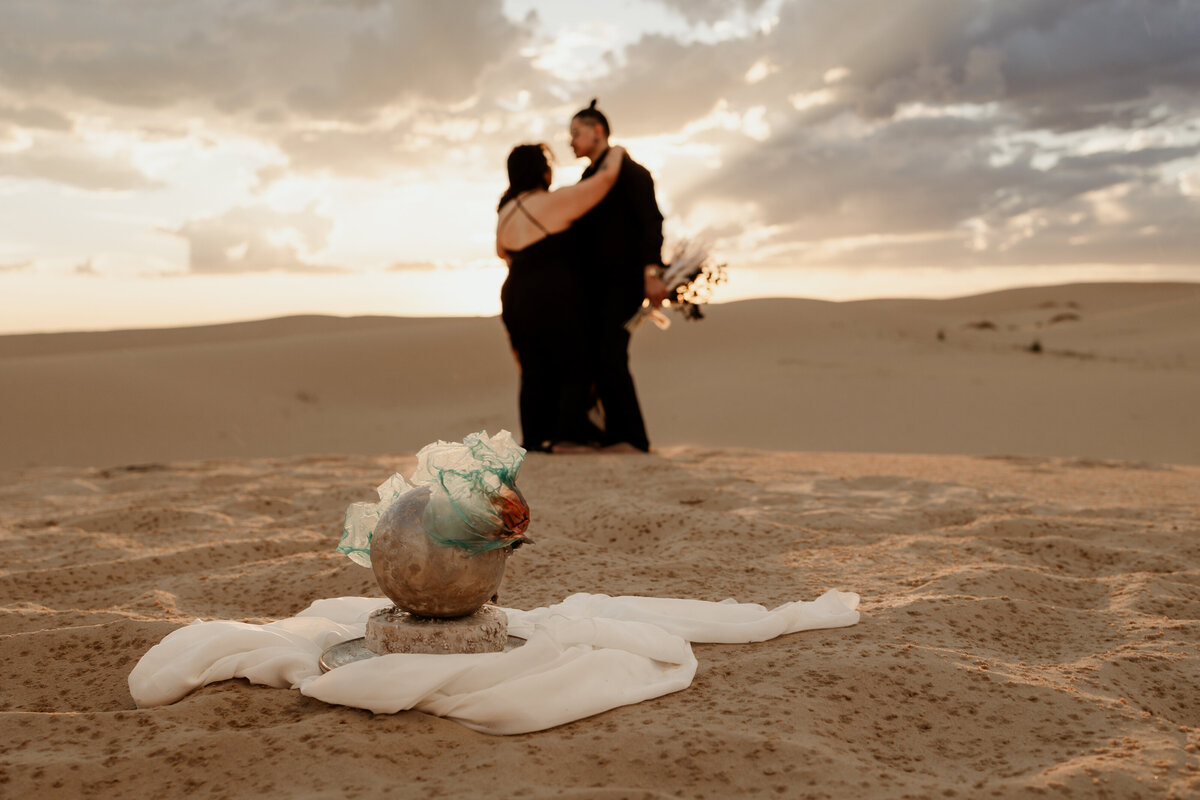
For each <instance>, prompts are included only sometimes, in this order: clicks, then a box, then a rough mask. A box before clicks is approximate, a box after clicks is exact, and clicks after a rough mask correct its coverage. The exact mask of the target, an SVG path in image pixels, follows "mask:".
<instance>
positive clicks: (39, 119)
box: [0, 105, 73, 131]
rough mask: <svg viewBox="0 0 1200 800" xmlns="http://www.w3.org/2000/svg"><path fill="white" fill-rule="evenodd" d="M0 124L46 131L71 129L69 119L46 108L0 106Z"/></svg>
mask: <svg viewBox="0 0 1200 800" xmlns="http://www.w3.org/2000/svg"><path fill="white" fill-rule="evenodd" d="M0 122H9V123H12V124H13V125H14V126H16V127H20V128H31V129H40V130H48V131H69V130H71V128H72V127H73V125H72V123H71V120H70V118H69V117H67V116H66V115H65V114H62V113H60V112H58V111H55V110H54V109H52V108H47V107H46V106H28V105H22V106H0Z"/></svg>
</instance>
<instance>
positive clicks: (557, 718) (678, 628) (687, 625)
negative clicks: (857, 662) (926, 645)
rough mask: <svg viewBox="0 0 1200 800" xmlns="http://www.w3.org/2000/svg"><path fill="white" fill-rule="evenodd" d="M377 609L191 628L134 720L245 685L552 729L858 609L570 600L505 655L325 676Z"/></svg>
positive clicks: (500, 728) (400, 663) (842, 621)
mask: <svg viewBox="0 0 1200 800" xmlns="http://www.w3.org/2000/svg"><path fill="white" fill-rule="evenodd" d="M385 605H389V602H388V601H387V600H386V599H383V598H378V597H338V598H331V599H328V600H318V601H316V602H315V603H313V604H312V605H311V606H309V607H308V608H307V609H305V610H304V611H302V612H300V614H298V615H296V616H295V617H291V618H289V619H283V620H279V621H278V622H272V623H269V624H266V625H250V624H247V623H244V622H230V621H223V620H218V621H213V622H202V621H199V620H197V621H195V622H193V623H192V624H191V625H188V626H187V627H184V628H180V629H178V630H176V631H172V632H171V633H170V634H168V635H167V636H166V638H164V639H163V640H162V641H161V642H159V643H158V644H157V645H155V646H154V647H152V648H151V649H150V650H149V651H148V652H147V653H146V654H145V655H144V656H142V659H141V660H140V661H139V662H138V663H137V666H135V667H134V668H133V671H132V672H131V673H130V674H129V692H130V694H131V695H133V699H134V701H135V702H136V703H137V704H138V706H140V707H143V708H144V707H147V706H157V705H164V704H167V703H173V702H175V701H177V700H179V699H180V698H182V697H183V696H184V695H186V694H187V693H188V692H190V691H192V690H193V689H196V688H197V687H200V686H204V685H207V684H209V683H214V682H216V681H222V680H227V679H229V678H246V679H247V680H249V681H250V682H251V683H259V684H265V685H268V686H277V687H291V688H295V689H299V690H300V692H301V693H303V694H305V695H308V696H309V697H314V698H316V699H318V700H322V701H324V702H326V703H334V704H337V705H345V706H353V707H355V708H364V709H367V710H369V711H373V712H375V713H377V714H381V713H382V714H386V713H394V712H396V711H404V710H407V709H417V710H419V711H425V712H427V713H430V714H436V715H438V716H441V717H446V718H448V719H453V720H455V721H457V722H460V723H462V724H463V725H466V726H468V727H470V728H474V729H475V730H478V731H483V732H485V733H493V734H513V733H528V732H529V731H537V730H543V729H545V728H552V727H554V726H555V725H562V724H563V723H566V722H572V721H574V720H577V719H582V718H583V717H587V716H591V715H592V714H598V713H600V712H601V711H606V710H608V709H610V708H616V707H617V706H623V705H628V704H630V703H638V702H641V701H642V700H648V699H650V698H652V697H659V696H661V695H664V694H669V693H671V692H677V691H679V690H680V689H685V688H687V687H688V686H689V685H690V684H691V682H692V678H693V676H694V675H695V674H696V657H695V655H693V653H692V648H691V646H690V644H689V642H722V643H727V644H732V643H745V642H762V641H766V640H767V639H773V638H775V637H776V636H781V635H783V634H787V633H796V632H798V631H805V630H814V629H817V628H841V627H846V626H849V625H854V624H855V623H856V622H858V617H859V614H858V611H857V610H856V609H857V607H858V595H856V594H851V593H847V592H838V591H829V592H826V593H825V594H824V595H822V596H821V597H819V598H817V599H816V600H813V601H796V602H793V603H786V604H784V605H782V606H779V607H778V608H775V609H770V610H768V609H767V608H765V607H763V606H760V605H756V604H753V603H737V602H735V601H733V600H725V601H723V602H720V603H712V602H707V601H703V600H686V599H671V598H656V597H609V596H608V595H602V594H574V595H571V596H570V597H568V598H567V599H566V600H564V601H562V602H561V603H557V604H555V605H552V606H549V607H547V608H537V609H534V610H532V611H520V610H517V609H510V608H506V609H503V611H504V612H505V614H507V616H508V630H509V634H510V635H512V636H517V637H520V638H523V639H525V640H526V643H525V644H524V645H523V646H521V647H517V648H515V649H513V650H510V651H508V652H504V653H483V654H477V655H412V654H394V655H387V656H378V657H375V658H369V659H366V660H363V661H357V662H354V663H351V664H346V665H345V666H341V667H338V668H337V669H334V670H332V671H330V672H328V673H325V674H324V675H322V674H321V669H320V664H319V659H320V656H321V653H322V652H323V651H324V650H325V649H326V648H328V647H330V646H332V645H334V644H337V643H339V642H343V641H347V640H349V639H354V638H356V637H359V636H362V635H363V634H364V632H365V629H366V620H367V617H368V616H369V615H370V614H371V612H372V611H374V610H376V609H378V608H381V607H383V606H385Z"/></svg>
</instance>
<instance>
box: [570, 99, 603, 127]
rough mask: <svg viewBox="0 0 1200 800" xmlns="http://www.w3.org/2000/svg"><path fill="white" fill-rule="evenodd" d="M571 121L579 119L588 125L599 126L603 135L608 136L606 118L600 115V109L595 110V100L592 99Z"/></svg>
mask: <svg viewBox="0 0 1200 800" xmlns="http://www.w3.org/2000/svg"><path fill="white" fill-rule="evenodd" d="M571 119H581V120H583V121H584V122H586V123H588V124H589V125H599V126H600V127H601V128H604V135H605V136H610V135H611V133H610V131H609V129H608V117H606V116H604V115H603V114H601V113H600V109H598V108H596V98H594V97H593V98H592V102H590V103H588V107H587V108H585V109H582V110H581V111H579V112H577V113H576V114H575V116H573V117H571Z"/></svg>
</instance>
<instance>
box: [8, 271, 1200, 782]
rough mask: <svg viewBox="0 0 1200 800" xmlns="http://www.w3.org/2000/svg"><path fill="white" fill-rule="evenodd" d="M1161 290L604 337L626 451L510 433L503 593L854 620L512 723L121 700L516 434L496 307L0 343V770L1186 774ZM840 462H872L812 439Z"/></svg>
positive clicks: (1182, 591) (283, 776) (220, 775)
mask: <svg viewBox="0 0 1200 800" xmlns="http://www.w3.org/2000/svg"><path fill="white" fill-rule="evenodd" d="M1050 303H1054V304H1055V305H1053V306H1051V305H1049V304H1050ZM1198 303H1200V287H1193V286H1188V285H1173V286H1164V285H1157V286H1154V285H1148V286H1073V287H1056V288H1054V289H1036V290H1032V289H1031V290H1019V291H1015V292H1007V293H1000V294H994V295H988V296H983V297H979V298H968V299H964V300H953V301H922V302H917V301H873V302H870V303H855V304H826V303H813V302H805V301H754V302H749V303H740V304H731V305H727V306H718V307H715V308H713V309H712V313H711V315H710V319H708V320H706V321H704V322H701V323H699V324H696V325H691V326H686V327H685V326H684V325H682V324H679V323H677V324H676V326H675V327H673V328H672V329H671V330H670V331H667V332H660V331H654V330H647V331H644V332H642V331H640V332H639V333H638V339H637V341H636V343H635V346H634V364H635V370H636V371H637V376H638V378H639V387H640V389H641V391H642V394H643V396H644V403H645V406H646V411H647V417H648V419H649V423H650V427H651V433H652V436H653V437H654V439H655V442H656V447H657V451H656V452H655V453H654V454H651V455H617V454H602V455H579V456H547V455H543V454H532V455H531V456H530V457H529V458H528V460H527V462H526V464H525V466H524V468H523V470H522V472H521V477H520V481H519V485H520V486H521V488H522V490H523V491H524V492H525V494H526V496H527V498H528V500H529V502H530V506H531V509H532V514H533V522H532V525H531V527H530V534H531V535H532V536H533V538H534V539H535V540H536V544H535V545H532V546H529V547H524V548H522V549H521V550H520V551H518V552H517V553H516V554H514V556H513V557H512V558H511V559H510V560H509V567H508V572H507V575H506V578H505V582H504V586H503V587H502V589H501V597H500V601H501V602H502V603H503V604H506V605H510V606H513V607H520V608H533V607H537V606H543V605H547V604H550V603H553V602H556V601H558V600H560V599H562V598H563V597H565V596H566V595H568V594H570V593H573V592H578V591H585V592H603V593H608V594H642V595H653V596H666V597H692V598H697V599H704V600H721V599H723V598H726V597H733V598H736V599H738V600H740V601H745V602H759V603H762V604H764V605H766V606H769V607H770V606H775V605H778V604H780V603H784V602H787V601H791V600H796V599H812V598H815V597H816V596H818V595H820V594H821V593H823V592H824V591H826V590H827V589H833V588H836V589H841V590H844V591H855V592H858V593H860V594H861V595H862V598H863V603H862V606H861V611H862V612H863V617H862V621H861V622H859V624H858V625H856V626H854V627H851V628H845V629H835V630H826V631H811V632H807V633H800V634H794V635H791V636H786V637H783V638H780V639H776V640H772V641H768V642H763V643H759V644H749V645H706V644H697V645H694V646H693V648H694V650H695V652H696V655H697V658H698V660H699V670H698V672H697V675H696V679H695V681H694V683H693V685H692V686H691V687H690V688H688V689H686V690H684V691H682V692H678V693H675V694H672V695H668V696H665V697H661V698H657V699H655V700H651V701H648V702H645V703H641V704H638V705H634V706H626V707H622V708H618V709H614V710H612V711H609V712H606V713H604V714H601V715H598V716H596V717H592V718H589V719H584V720H580V721H578V722H575V723H571V724H569V725H565V726H561V727H558V728H554V729H551V730H548V731H543V732H539V733H533V734H525V735H520V736H511V737H493V736H487V735H484V734H478V733H475V732H472V731H470V730H468V729H467V728H465V727H463V726H461V725H458V724H457V723H454V722H451V721H447V720H443V719H439V718H436V717H431V716H428V715H425V714H420V713H416V712H404V713H400V714H395V715H380V716H374V715H372V714H370V713H368V712H363V711H357V710H351V709H346V708H340V707H334V706H328V705H325V704H322V703H320V702H318V701H315V700H311V699H308V698H305V697H303V696H301V695H300V694H299V693H298V692H295V691H292V690H288V689H273V688H267V687H262V686H254V685H251V684H249V683H248V682H246V681H243V680H235V681H227V682H224V683H220V684H216V685H213V686H209V687H205V688H202V689H200V690H198V691H196V692H194V693H192V694H190V695H189V696H187V697H186V698H184V699H183V700H181V701H180V702H178V703H175V704H173V705H169V706H164V707H158V708H150V709H137V708H136V707H135V706H134V704H133V702H132V700H131V698H130V696H129V693H128V688H127V684H126V678H127V675H128V673H129V670H130V669H131V668H132V667H133V665H134V664H135V663H136V662H137V660H138V659H139V658H140V657H141V655H142V654H143V653H144V652H145V651H146V650H147V649H148V648H149V647H151V646H152V645H153V644H154V643H156V642H157V641H159V640H160V639H161V638H162V637H163V636H165V635H166V634H167V633H168V632H170V631H171V630H174V629H175V628H177V627H179V626H181V625H184V624H187V623H189V622H190V621H192V620H193V619H197V618H201V619H237V620H245V621H249V622H266V621H269V620H272V619H276V618H280V617H285V616H290V615H293V614H295V613H296V612H297V611H299V610H301V609H303V608H304V607H306V606H307V605H308V604H309V603H310V602H311V601H313V600H315V599H318V598H323V597H333V596H342V595H364V594H376V593H377V591H376V590H375V587H374V581H373V578H372V576H371V574H370V572H369V571H368V570H365V569H363V568H361V567H358V566H355V565H354V564H352V563H351V562H350V561H349V560H347V559H346V558H345V557H343V556H340V555H338V554H336V553H334V552H333V548H334V546H335V545H336V543H337V540H338V537H339V533H340V524H341V518H342V513H343V511H344V509H345V507H346V505H347V504H349V503H351V502H354V501H358V500H372V499H374V493H373V488H374V486H375V485H376V484H378V483H379V482H380V481H382V480H383V479H384V478H385V477H386V476H387V475H388V474H390V473H391V472H393V471H400V472H403V473H408V472H410V471H411V470H412V468H413V466H414V464H415V460H414V458H413V455H412V453H413V452H414V451H415V449H416V448H418V447H419V446H420V445H422V444H424V443H425V442H426V441H428V440H430V439H432V438H437V437H439V436H440V437H443V438H452V437H453V438H460V437H461V436H462V435H463V434H464V433H466V432H470V431H471V430H475V429H477V428H480V427H489V428H490V429H492V430H493V431H494V430H495V429H496V428H498V427H509V426H513V425H515V410H514V409H513V408H511V407H510V405H506V404H511V398H510V397H509V396H508V395H507V394H505V393H507V392H515V378H514V376H513V375H512V374H511V373H512V366H511V361H509V360H508V354H507V352H506V351H505V348H504V345H503V337H502V331H500V329H499V328H498V327H497V326H498V325H499V323H498V322H497V321H495V320H331V319H322V318H308V319H289V320H278V321H272V322H266V323H252V324H244V325H235V326H217V327H212V328H205V329H180V330H174V331H156V332H127V333H107V334H64V335H59V336H37V337H5V338H2V339H0V354H2V355H0V374H2V375H3V376H4V380H3V381H2V382H0V391H2V392H3V393H4V395H3V398H2V402H3V404H4V406H3V407H4V408H5V409H7V410H8V411H9V417H6V418H9V419H10V421H9V422H6V423H5V428H4V429H3V437H4V438H3V443H4V454H5V455H4V457H5V459H6V462H5V464H4V471H3V472H0V553H2V554H3V559H2V561H0V564H2V565H3V566H2V567H0V619H2V620H3V621H2V623H0V660H2V662H3V663H4V664H5V665H6V667H7V669H6V680H5V681H4V683H3V684H2V685H0V730H2V732H3V735H2V736H0V788H2V790H3V794H4V795H5V796H14V797H22V796H40V797H55V798H57V797H63V798H67V797H123V796H128V797H184V796H187V797H214V798H216V797H248V796H258V795H262V796H268V797H328V798H342V797H377V796H384V795H392V794H394V795H395V796H412V797H438V796H441V797H461V796H478V797H527V798H554V797H581V798H591V797H605V798H608V797H612V798H616V797H632V798H641V797H664V798H665V797H708V798H724V797H740V796H764V797H828V798H844V797H864V798H874V797H879V798H891V797H989V798H990V797H1047V796H1050V797H1053V796H1070V797H1114V798H1117V797H1119V798H1125V797H1146V798H1159V797H1162V798H1167V797H1180V798H1185V797H1195V796H1200V750H1198V748H1200V692H1197V691H1196V689H1195V684H1196V676H1197V675H1200V466H1197V464H1200V445H1198V441H1200V425H1198V424H1197V423H1196V421H1195V419H1194V418H1193V417H1194V412H1193V413H1192V414H1191V415H1189V413H1188V412H1192V411H1193V409H1195V408H1196V407H1197V403H1196V400H1198V399H1200V369H1198V366H1200V362H1198V360H1197V357H1198V355H1200V353H1198V352H1197V349H1198V347H1200V315H1197V314H1196V313H1195V312H1196V310H1197V304H1198ZM1060 315H1074V316H1075V318H1069V317H1067V316H1063V318H1060V319H1059V320H1058V321H1052V320H1053V318H1054V317H1058V316H1060ZM984 322H987V323H989V324H990V326H991V327H988V326H986V325H983V324H982V323H984ZM939 331H941V333H942V336H941V337H940V338H939V336H938V332H939ZM498 332H499V333H498ZM497 335H499V338H500V341H499V342H498V343H497V342H495V341H492V340H493V339H495V338H496V336H497ZM1034 339H1037V340H1038V341H1039V343H1040V345H1041V348H1040V349H1041V352H1030V351H1029V350H1028V349H1026V348H1028V346H1029V345H1030V344H1031V343H1032V342H1033V340H1034ZM468 345H469V346H468ZM456 348H462V349H461V351H459V350H457V349H456ZM431 354H432V355H431ZM439 354H440V355H439ZM313 375H316V376H317V377H312V376H313ZM414 375H415V376H417V377H416V379H412V376H414ZM14 377H20V379H21V384H20V389H21V391H14V389H13V383H12V379H13V378H14ZM39 381H40V382H39ZM310 381H311V382H310ZM372 381H378V382H384V383H383V384H382V385H376V384H375V383H373V382H372ZM47 382H49V383H54V382H57V391H55V386H47V385H45V384H46V383H47ZM300 393H303V394H304V395H305V397H306V398H307V399H301V398H300V397H299V394H300ZM388 397H392V398H394V399H395V402H396V407H395V408H394V409H393V411H392V414H393V416H395V417H397V418H396V419H395V420H394V421H391V420H389V416H388V409H387V407H386V403H385V400H386V399H387V398H388ZM1072 403H1073V404H1075V405H1074V407H1073V408H1072V407H1071V404H1072ZM22 404H24V405H22ZM343 405H346V406H348V408H342V406H343ZM89 409H91V411H90V412H89V411H88V410H89ZM18 410H19V411H20V413H22V414H25V415H26V419H25V421H24V424H23V425H17V424H13V423H12V422H11V414H12V413H16V412H17V411H18ZM63 412H69V413H66V414H65V416H62V415H63ZM856 414H858V415H859V416H858V417H856V416H855V415H856ZM80 415H82V416H80ZM56 416H57V417H60V419H66V420H68V421H69V422H67V423H64V424H63V425H58V426H56V425H55V421H54V418H55V417H56ZM422 417H424V418H426V419H428V420H429V426H428V430H427V432H426V433H425V434H421V433H420V430H421V418H422ZM888 420H890V425H891V426H893V427H894V428H896V430H894V431H893V430H891V429H890V428H889V427H888V425H886V424H884V423H885V422H886V421H888ZM323 425H329V426H331V428H332V429H333V430H331V431H321V430H318V429H319V428H320V427H321V426H323ZM758 426H763V428H764V430H762V431H758ZM767 426H775V427H777V428H778V430H777V431H775V433H776V434H777V435H776V437H775V438H774V439H772V438H771V436H770V431H767V430H765V428H766V427H767ZM947 429H952V430H947ZM222 431H224V432H225V433H226V434H228V435H226V436H224V437H222V436H220V432H222ZM372 431H375V435H377V436H378V437H382V438H383V439H387V440H388V442H387V444H386V445H385V444H384V443H383V442H381V441H376V442H375V447H374V448H371V447H369V446H368V445H370V443H371V438H370V437H371V435H372ZM756 431H758V432H757V433H756ZM292 436H295V437H296V438H297V439H298V440H299V441H298V443H297V442H293V441H291V440H290V438H289V437H292ZM354 436H361V437H362V438H361V439H360V440H357V441H358V445H353V444H346V445H345V446H344V447H341V448H340V449H339V447H338V446H337V443H338V441H349V440H351V439H353V438H354ZM923 436H924V437H925V439H922V437H923ZM123 437H124V438H123ZM139 437H140V438H139ZM271 437H275V438H271ZM339 437H340V439H339ZM405 437H410V438H405ZM739 437H741V438H742V439H744V440H745V443H744V444H738V443H737V439H738V438H739ZM889 437H891V438H889ZM125 438H133V439H137V441H133V442H126V441H125ZM410 439H411V440H410ZM41 442H44V446H42V445H41V444H40V443H41ZM393 442H395V444H393ZM956 443H958V446H957V449H955V446H956ZM870 448H875V449H878V450H902V449H905V450H907V451H909V452H908V453H901V454H880V453H872V452H850V451H863V450H867V449H870ZM293 450H295V451H298V452H293ZM372 450H373V452H362V451H372ZM833 450H841V451H846V452H829V451H833ZM922 450H923V451H928V452H926V453H920V452H917V451H922ZM943 451H945V452H957V453H959V455H939V454H936V453H939V452H943ZM46 453H49V455H46ZM381 604H382V603H381Z"/></svg>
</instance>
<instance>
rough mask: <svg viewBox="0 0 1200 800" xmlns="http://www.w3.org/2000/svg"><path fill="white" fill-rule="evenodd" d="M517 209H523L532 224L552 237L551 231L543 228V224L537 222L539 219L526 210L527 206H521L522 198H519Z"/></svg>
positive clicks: (522, 211)
mask: <svg viewBox="0 0 1200 800" xmlns="http://www.w3.org/2000/svg"><path fill="white" fill-rule="evenodd" d="M517 208H519V209H521V213H522V214H524V215H525V216H527V217H529V221H530V222H532V223H533V224H534V225H537V227H538V230H539V231H541V232H542V233H544V234H546V235H547V236H549V235H550V231H548V230H546V229H545V228H544V227H542V223H540V222H538V221H537V217H535V216H533V214H530V213H529V209H527V208H525V206H523V205H521V198H519V197H518V198H517Z"/></svg>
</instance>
